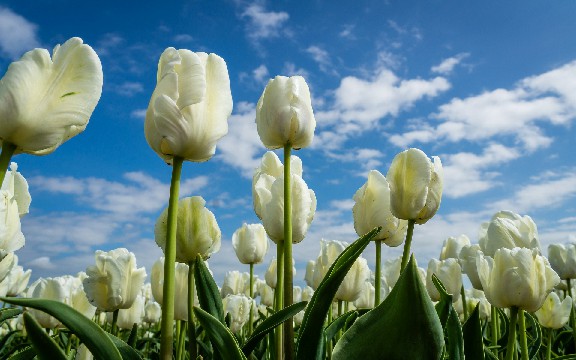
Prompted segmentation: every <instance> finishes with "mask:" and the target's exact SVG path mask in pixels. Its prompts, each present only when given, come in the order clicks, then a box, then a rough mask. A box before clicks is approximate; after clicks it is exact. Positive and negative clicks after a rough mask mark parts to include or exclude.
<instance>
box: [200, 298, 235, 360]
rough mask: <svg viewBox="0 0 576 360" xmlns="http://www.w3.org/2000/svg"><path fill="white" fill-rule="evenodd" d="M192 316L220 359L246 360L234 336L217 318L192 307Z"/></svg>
mask: <svg viewBox="0 0 576 360" xmlns="http://www.w3.org/2000/svg"><path fill="white" fill-rule="evenodd" d="M194 314H195V315H196V318H197V319H198V322H200V325H202V327H203V328H204V331H206V334H208V337H210V341H211V342H212V346H213V347H214V348H215V349H216V350H218V352H219V353H220V355H222V358H224V359H227V360H246V356H244V354H243V353H242V350H241V349H240V346H238V343H237V342H236V338H235V337H234V335H233V334H232V333H231V332H230V330H229V329H228V328H227V327H226V326H224V325H223V324H222V323H221V322H220V321H219V320H218V319H217V318H215V317H214V316H212V315H210V314H209V313H207V312H206V311H204V310H202V309H200V308H198V307H196V306H195V307H194Z"/></svg>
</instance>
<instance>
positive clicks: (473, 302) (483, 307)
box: [454, 289, 491, 321]
mask: <svg viewBox="0 0 576 360" xmlns="http://www.w3.org/2000/svg"><path fill="white" fill-rule="evenodd" d="M464 292H465V293H466V310H467V312H468V314H471V313H472V311H474V309H475V308H476V306H477V305H478V306H479V308H478V310H479V311H480V313H479V315H480V319H481V320H490V316H491V314H490V313H491V307H490V303H489V302H488V299H486V295H485V294H484V291H482V290H478V289H466V290H465V291H464ZM454 309H456V311H457V312H458V315H460V319H461V320H462V321H464V320H466V319H464V308H463V307H462V297H460V298H459V299H458V301H456V302H455V303H454Z"/></svg>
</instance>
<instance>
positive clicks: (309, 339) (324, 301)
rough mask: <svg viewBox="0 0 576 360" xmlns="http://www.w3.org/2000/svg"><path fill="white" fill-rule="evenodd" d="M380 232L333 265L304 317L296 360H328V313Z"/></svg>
mask: <svg viewBox="0 0 576 360" xmlns="http://www.w3.org/2000/svg"><path fill="white" fill-rule="evenodd" d="M380 229H381V228H376V229H374V230H372V231H370V232H369V233H368V234H366V235H364V236H362V237H361V238H359V239H358V240H356V241H355V242H353V243H352V244H351V245H350V246H348V247H347V248H346V249H345V250H344V251H343V252H342V253H341V254H340V256H338V258H337V259H336V261H334V264H332V266H331V267H330V269H329V270H328V273H327V274H326V276H324V279H322V282H321V283H320V285H319V286H318V288H317V289H316V291H315V292H314V295H313V296H312V299H310V302H309V303H308V306H307V307H306V312H305V313H304V319H303V320H302V325H301V326H300V331H299V333H298V342H297V344H296V359H298V360H309V359H323V358H324V351H323V347H322V341H323V336H324V332H323V331H322V329H323V327H324V320H326V315H327V314H328V309H330V306H332V300H333V299H334V295H336V292H337V291H338V287H339V286H340V283H341V282H342V280H344V277H345V276H346V273H348V270H350V268H351V267H352V265H353V264H354V261H356V259H357V258H358V257H359V256H360V255H361V254H362V252H363V251H364V249H365V248H366V246H368V244H369V243H370V240H372V238H373V237H374V236H376V234H377V233H378V232H379V231H380Z"/></svg>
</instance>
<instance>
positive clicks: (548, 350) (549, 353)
mask: <svg viewBox="0 0 576 360" xmlns="http://www.w3.org/2000/svg"><path fill="white" fill-rule="evenodd" d="M553 332H554V330H552V329H548V342H547V344H546V360H550V357H551V356H552V333H553Z"/></svg>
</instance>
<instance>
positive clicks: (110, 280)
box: [83, 248, 146, 311]
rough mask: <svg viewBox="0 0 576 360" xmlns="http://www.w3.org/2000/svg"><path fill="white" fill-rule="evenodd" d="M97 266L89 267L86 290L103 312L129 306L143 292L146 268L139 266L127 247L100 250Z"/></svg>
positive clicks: (87, 269) (92, 301)
mask: <svg viewBox="0 0 576 360" xmlns="http://www.w3.org/2000/svg"><path fill="white" fill-rule="evenodd" d="M95 258H96V265H91V266H88V267H87V268H86V274H87V275H88V277H87V278H86V279H84V281H83V284H84V291H86V296H87V297H88V300H89V301H90V303H91V304H92V305H94V306H96V307H97V308H98V309H100V310H102V311H114V310H118V309H128V308H129V307H131V306H132V303H133V302H134V300H135V299H136V296H137V295H138V294H139V293H140V288H141V287H142V285H143V284H144V280H145V279H146V269H145V268H144V267H141V268H137V265H136V256H134V254H133V253H131V252H129V251H128V250H127V249H125V248H119V249H115V250H111V251H108V252H104V251H101V250H97V251H96V256H95Z"/></svg>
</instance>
